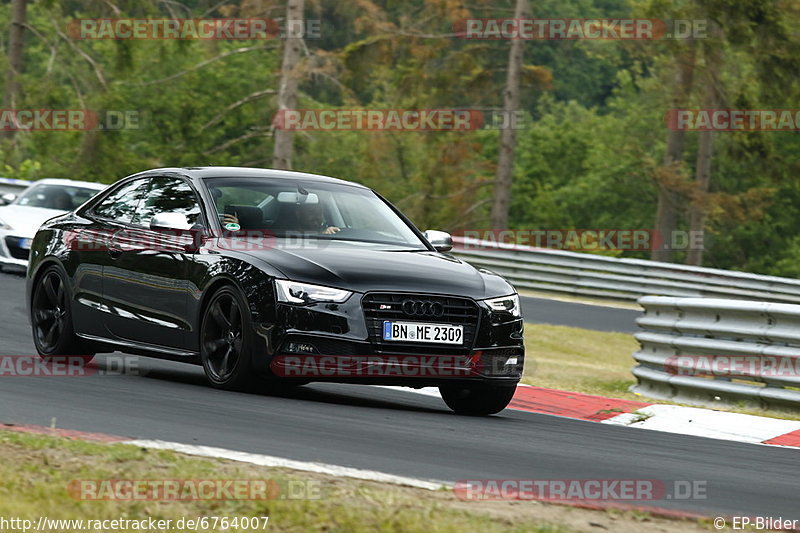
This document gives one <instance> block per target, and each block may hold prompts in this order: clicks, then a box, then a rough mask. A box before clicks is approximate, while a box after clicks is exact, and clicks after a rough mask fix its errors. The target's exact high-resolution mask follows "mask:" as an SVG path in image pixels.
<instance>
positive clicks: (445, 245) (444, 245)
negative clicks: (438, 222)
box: [423, 229, 453, 252]
mask: <svg viewBox="0 0 800 533" xmlns="http://www.w3.org/2000/svg"><path fill="white" fill-rule="evenodd" d="M423 235H425V238H426V239H428V242H429V243H431V244H432V245H433V247H434V248H436V251H437V252H449V251H450V250H452V249H453V237H451V236H450V234H449V233H447V232H444V231H437V230H435V229H429V230H428V231H426V232H424V233H423Z"/></svg>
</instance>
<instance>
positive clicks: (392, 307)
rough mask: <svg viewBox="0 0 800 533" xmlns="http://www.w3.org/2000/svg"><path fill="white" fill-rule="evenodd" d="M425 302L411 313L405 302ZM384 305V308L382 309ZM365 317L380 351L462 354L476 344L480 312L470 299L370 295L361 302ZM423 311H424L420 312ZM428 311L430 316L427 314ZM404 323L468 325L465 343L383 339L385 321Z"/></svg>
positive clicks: (428, 295)
mask: <svg viewBox="0 0 800 533" xmlns="http://www.w3.org/2000/svg"><path fill="white" fill-rule="evenodd" d="M409 300H410V301H412V302H417V303H420V302H421V303H422V304H423V305H416V306H413V307H416V309H414V310H412V311H414V312H412V313H411V314H409V313H408V312H407V311H408V308H409V307H410V306H409V305H406V306H405V310H404V306H403V304H404V302H406V301H409ZM382 306H383V309H381V307H382ZM361 307H362V308H363V310H364V317H365V318H366V321H367V331H368V332H369V339H370V342H372V343H373V344H374V345H375V346H376V352H378V353H379V354H384V353H388V354H391V353H399V354H400V353H412V354H420V355H437V354H441V355H462V354H466V353H469V352H470V351H471V349H472V346H473V345H474V344H475V334H476V332H477V331H478V320H479V317H480V310H479V308H478V304H476V303H475V301H473V300H470V299H469V298H459V297H454V296H434V295H430V294H407V293H368V294H366V295H365V296H364V298H363V299H362V300H361ZM420 309H423V310H424V311H423V312H419V311H420ZM425 311H427V313H426V312H425ZM384 320H402V321H404V322H428V323H436V324H461V325H463V326H464V342H463V343H462V344H458V345H456V344H453V345H450V344H429V343H423V342H394V341H384V340H383V335H382V334H383V321H384Z"/></svg>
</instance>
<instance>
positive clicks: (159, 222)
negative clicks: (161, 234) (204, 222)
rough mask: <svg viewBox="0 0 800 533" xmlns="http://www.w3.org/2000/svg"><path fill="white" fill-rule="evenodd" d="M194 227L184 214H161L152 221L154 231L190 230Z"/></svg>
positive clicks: (151, 226)
mask: <svg viewBox="0 0 800 533" xmlns="http://www.w3.org/2000/svg"><path fill="white" fill-rule="evenodd" d="M191 228H192V225H191V224H189V221H188V220H186V215H184V214H183V213H159V214H157V215H156V216H154V217H153V218H152V219H151V220H150V229H153V230H164V229H166V230H188V229H191Z"/></svg>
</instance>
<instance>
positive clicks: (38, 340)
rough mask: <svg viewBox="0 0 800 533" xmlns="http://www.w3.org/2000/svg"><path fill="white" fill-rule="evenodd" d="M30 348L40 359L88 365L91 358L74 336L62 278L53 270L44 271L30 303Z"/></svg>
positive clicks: (64, 278)
mask: <svg viewBox="0 0 800 533" xmlns="http://www.w3.org/2000/svg"><path fill="white" fill-rule="evenodd" d="M30 309H31V327H32V329H33V344H34V345H35V346H36V351H37V352H38V353H39V355H40V356H41V357H42V358H43V359H52V358H53V357H58V356H64V355H70V356H77V357H80V358H81V362H83V363H88V362H89V361H91V360H92V357H93V356H94V354H91V353H87V352H86V351H85V350H84V345H83V343H82V342H81V340H80V339H79V338H78V336H77V335H75V329H74V328H73V324H72V309H71V307H70V291H69V287H68V285H67V280H66V276H65V275H64V274H63V273H62V271H61V269H60V268H58V267H57V266H55V265H54V266H51V267H49V268H48V269H47V270H45V271H44V273H43V274H42V276H41V277H40V278H39V281H38V283H37V284H36V287H35V288H34V290H33V297H32V299H31V306H30Z"/></svg>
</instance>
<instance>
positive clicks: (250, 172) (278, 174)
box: [144, 167, 368, 189]
mask: <svg viewBox="0 0 800 533" xmlns="http://www.w3.org/2000/svg"><path fill="white" fill-rule="evenodd" d="M159 172H164V173H167V172H169V173H180V174H184V175H186V176H188V177H191V178H197V179H205V178H270V179H286V180H303V181H323V182H327V183H339V184H341V185H350V186H353V187H360V188H363V189H366V188H368V187H365V186H364V185H361V184H360V183H355V182H352V181H346V180H341V179H338V178H331V177H330V176H321V175H319V174H309V173H306V172H295V171H292V170H277V169H272V168H249V167H182V168H157V169H152V170H148V171H146V172H144V174H149V173H159Z"/></svg>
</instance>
